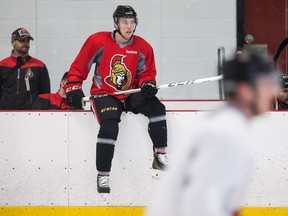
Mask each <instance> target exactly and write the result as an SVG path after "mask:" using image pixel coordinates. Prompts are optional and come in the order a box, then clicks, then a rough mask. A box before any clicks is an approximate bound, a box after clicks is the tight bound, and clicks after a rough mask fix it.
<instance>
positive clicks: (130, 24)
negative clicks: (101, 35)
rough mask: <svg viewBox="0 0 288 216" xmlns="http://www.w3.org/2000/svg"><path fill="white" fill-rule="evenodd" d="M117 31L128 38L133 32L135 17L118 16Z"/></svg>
mask: <svg viewBox="0 0 288 216" xmlns="http://www.w3.org/2000/svg"><path fill="white" fill-rule="evenodd" d="M117 27H118V29H119V31H120V32H121V34H122V36H123V37H124V38H125V39H127V40H129V39H130V38H131V36H132V35H133V33H134V30H135V27H136V23H135V19H133V18H120V19H119V22H118V24H117Z"/></svg>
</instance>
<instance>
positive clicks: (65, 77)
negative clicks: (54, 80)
mask: <svg viewBox="0 0 288 216" xmlns="http://www.w3.org/2000/svg"><path fill="white" fill-rule="evenodd" d="M67 75H68V72H65V73H64V74H63V76H62V78H61V81H63V80H67Z"/></svg>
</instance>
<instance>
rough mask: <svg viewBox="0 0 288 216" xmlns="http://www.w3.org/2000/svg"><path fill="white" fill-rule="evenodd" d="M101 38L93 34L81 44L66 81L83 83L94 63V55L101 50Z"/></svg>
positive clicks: (97, 34)
mask: <svg viewBox="0 0 288 216" xmlns="http://www.w3.org/2000/svg"><path fill="white" fill-rule="evenodd" d="M100 41H101V36H99V33H95V34H93V35H91V36H90V37H88V39H87V40H86V41H85V43H84V44H83V46H82V48H81V50H80V52H79V54H78V55H77V57H76V58H75V60H74V61H73V63H72V64H71V67H70V69H69V72H68V76H67V78H68V81H69V82H71V81H76V82H81V83H82V82H83V80H86V78H87V76H88V73H89V71H90V68H91V66H92V64H93V63H94V58H95V55H96V54H97V51H98V50H99V49H100V48H101V42H100Z"/></svg>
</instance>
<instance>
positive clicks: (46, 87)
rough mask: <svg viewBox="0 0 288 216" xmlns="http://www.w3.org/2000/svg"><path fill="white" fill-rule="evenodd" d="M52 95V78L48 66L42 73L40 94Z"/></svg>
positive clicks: (44, 67)
mask: <svg viewBox="0 0 288 216" xmlns="http://www.w3.org/2000/svg"><path fill="white" fill-rule="evenodd" d="M45 93H50V77H49V73H48V70H47V67H46V65H44V66H43V69H42V71H41V78H40V83H39V94H45Z"/></svg>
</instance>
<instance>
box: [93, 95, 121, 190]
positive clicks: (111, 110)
mask: <svg viewBox="0 0 288 216" xmlns="http://www.w3.org/2000/svg"><path fill="white" fill-rule="evenodd" d="M92 108H93V111H94V113H95V114H96V116H97V119H98V122H99V124H100V129H99V132H98V139H97V144H96V168H97V170H98V177H97V183H98V184H97V186H98V192H99V193H109V192H110V187H109V173H110V170H111V164H112V159H113V156H114V148H115V143H116V140H117V136H118V131H119V128H118V123H119V122H120V116H121V114H122V111H123V107H122V102H121V101H119V100H118V99H116V98H114V97H112V96H105V97H99V98H96V99H93V101H92Z"/></svg>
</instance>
